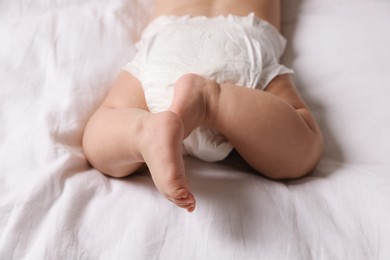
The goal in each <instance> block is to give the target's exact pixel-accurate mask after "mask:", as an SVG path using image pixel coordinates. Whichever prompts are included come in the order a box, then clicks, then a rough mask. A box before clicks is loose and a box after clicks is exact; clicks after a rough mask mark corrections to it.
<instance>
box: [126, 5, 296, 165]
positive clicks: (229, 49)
mask: <svg viewBox="0 0 390 260" xmlns="http://www.w3.org/2000/svg"><path fill="white" fill-rule="evenodd" d="M285 44H286V40H285V39H284V38H283V36H281V35H280V33H279V32H278V31H277V30H276V29H275V28H274V27H273V26H272V25H271V24H269V23H268V22H266V21H264V20H261V19H259V18H257V17H256V16H255V15H254V14H253V13H251V14H249V15H248V16H234V15H229V16H218V17H213V18H209V17H203V16H200V17H191V16H180V17H178V16H161V17H159V18H157V19H156V20H154V21H153V22H152V23H151V24H150V25H149V26H148V27H147V28H146V29H145V31H144V33H143V34H142V37H141V40H140V41H139V42H138V44H137V48H138V52H137V54H136V56H135V57H134V59H133V60H132V61H131V62H130V63H128V64H127V65H126V66H125V67H124V70H126V71H128V72H130V73H132V74H133V75H134V76H135V77H137V78H138V79H139V80H140V81H141V83H142V85H143V88H144V91H145V98H146V102H147V104H148V107H149V110H150V112H152V113H156V112H161V111H164V110H167V109H168V107H169V106H170V104H171V102H172V99H173V86H174V84H175V82H176V80H177V79H178V78H180V76H182V75H184V74H186V73H195V74H198V75H201V76H203V77H206V78H210V79H213V80H216V81H217V82H218V83H234V84H236V85H239V86H245V87H248V88H259V89H264V88H265V87H266V86H267V85H268V83H269V82H270V81H271V80H272V79H273V78H274V77H275V76H277V75H280V74H285V73H293V72H292V70H290V69H288V68H286V67H284V66H283V65H280V64H279V58H280V56H281V55H282V53H283V51H284V48H285ZM237 98H239V97H237ZM254 113H255V112H254ZM183 147H184V149H183V150H184V153H185V154H190V155H193V156H195V157H197V158H199V159H202V160H204V161H210V162H212V161H219V160H223V159H224V158H225V157H226V156H227V155H228V154H229V153H230V152H231V151H232V149H233V147H232V145H231V144H230V143H229V142H228V141H227V140H226V139H225V138H224V137H223V136H222V135H221V134H220V133H218V132H216V131H215V130H212V129H208V128H204V127H198V128H197V129H195V130H194V131H193V132H192V133H191V135H190V136H188V137H187V138H186V139H185V140H184V142H183Z"/></svg>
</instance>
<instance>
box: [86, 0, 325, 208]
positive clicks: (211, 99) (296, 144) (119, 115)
mask: <svg viewBox="0 0 390 260" xmlns="http://www.w3.org/2000/svg"><path fill="white" fill-rule="evenodd" d="M250 12H254V13H255V14H256V15H257V16H258V17H260V18H262V19H265V20H267V21H268V22H270V23H271V24H273V25H274V26H275V27H276V28H279V24H280V21H279V20H280V18H279V12H280V3H279V1H277V0H251V1H250V0H248V1H245V4H244V3H243V2H242V1H241V0H231V1H224V0H214V1H213V0H209V1H207V0H188V1H181V0H157V1H156V3H155V9H154V15H153V18H156V17H158V16H160V15H188V14H189V15H193V16H197V15H205V16H210V17H211V16H216V15H227V14H235V15H247V14H248V13H250ZM174 89H175V93H174V99H173V102H172V104H171V106H170V107H169V109H168V110H167V111H165V112H161V113H155V114H152V113H149V111H148V108H147V105H146V101H145V97H144V93H143V89H142V85H141V82H140V81H139V80H138V79H137V78H135V77H134V76H133V75H131V74H129V73H128V72H125V71H122V72H121V73H120V74H119V76H118V78H117V80H116V82H115V83H114V85H113V87H112V89H111V91H110V93H109V95H108V96H107V98H106V99H105V100H104V102H103V104H102V105H101V106H100V107H99V108H98V110H97V111H96V112H95V113H94V115H93V116H92V117H91V119H90V120H89V122H88V124H87V127H86V129H85V133H84V138H83V148H84V151H85V154H86V156H87V158H88V160H89V162H90V163H91V164H92V165H93V166H94V167H95V168H96V169H98V170H100V171H101V172H103V173H105V174H107V175H110V176H113V177H124V176H127V175H129V174H132V173H134V172H135V171H137V170H138V169H140V167H142V166H144V165H147V167H148V168H149V170H150V172H151V175H152V178H153V181H154V183H155V185H156V187H157V189H158V190H159V191H160V192H161V194H163V195H164V196H165V197H166V198H167V199H168V200H170V201H172V202H173V203H175V204H176V205H177V206H179V207H182V208H185V209H187V210H188V211H189V212H192V211H193V210H194V209H195V206H196V200H195V196H194V195H193V194H192V192H191V188H190V185H189V183H188V181H187V179H186V176H185V170H184V159H183V155H182V142H183V140H184V139H185V138H186V137H187V136H188V135H189V134H190V133H191V132H192V131H193V130H194V129H195V128H196V127H198V126H207V127H210V128H213V129H216V130H218V131H219V132H220V133H222V134H223V135H224V136H225V137H226V138H227V139H228V140H229V142H230V143H231V144H232V145H233V146H234V148H235V149H236V150H237V151H238V153H239V154H240V155H241V156H242V157H243V159H244V160H245V161H246V162H247V163H248V164H249V165H250V166H251V167H252V168H253V169H255V170H256V171H257V172H259V173H261V174H263V175H265V176H267V177H269V178H271V179H286V178H299V177H302V176H305V175H306V174H308V173H309V172H310V171H311V170H312V169H313V168H314V167H315V165H316V164H317V162H318V160H319V158H320V156H321V153H322V149H323V140H322V136H321V132H320V130H319V128H318V126H317V123H316V122H315V120H314V118H313V116H312V114H311V112H310V111H309V109H308V107H307V106H306V104H305V103H304V102H303V100H302V99H301V98H300V96H299V94H298V92H297V91H296V88H295V86H294V84H293V81H292V79H291V78H290V76H289V75H287V74H286V75H280V76H277V77H276V78H274V79H273V80H272V81H271V82H270V83H269V85H268V86H267V88H266V89H265V91H261V90H256V89H249V88H243V87H239V86H235V85H231V84H218V83H217V82H215V81H212V80H209V79H205V78H202V77H200V76H198V75H194V74H187V75H183V76H182V77H181V78H180V79H179V80H178V81H177V82H176V84H175V86H174ZM237 97H239V99H237ZM227 104H229V105H227ZM253 111H257V112H256V113H254V112H253ZM242 129H245V134H243V133H242ZM156 151H158V152H157V153H156Z"/></svg>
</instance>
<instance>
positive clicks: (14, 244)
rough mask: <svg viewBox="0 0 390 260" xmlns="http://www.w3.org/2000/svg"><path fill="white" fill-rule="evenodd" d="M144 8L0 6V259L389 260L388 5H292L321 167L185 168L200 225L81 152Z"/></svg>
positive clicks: (308, 1) (295, 55)
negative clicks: (296, 173)
mask: <svg viewBox="0 0 390 260" xmlns="http://www.w3.org/2000/svg"><path fill="white" fill-rule="evenodd" d="M150 2H151V1H150V0H147V1H146V0H144V1H142V0H112V1H97V0H90V1H81V0H72V1H71V0H67V1H65V0H64V1H44V0H37V1H23V0H19V1H13V0H3V1H1V2H0V259H390V246H389V245H390V222H389V219H390V202H389V201H390V200H389V197H390V138H389V137H388V133H389V130H390V102H389V95H390V88H389V82H390V65H389V64H390V48H389V47H388V46H390V27H389V25H390V2H389V1H385V0H354V1H348V0H289V1H287V0H286V1H284V2H283V17H284V18H283V33H284V35H285V36H286V37H287V38H288V40H289V44H288V48H287V50H286V55H285V57H284V60H283V61H284V62H285V63H286V64H288V65H291V66H292V67H293V68H294V69H295V70H296V81H297V85H298V87H299V90H300V92H301V93H302V96H303V97H304V98H305V100H306V101H307V103H308V104H309V106H310V107H311V108H312V110H313V112H314V114H315V116H316V118H317V119H318V120H319V123H320V126H321V128H322V129H323V131H324V136H325V140H326V147H325V152H324V157H323V159H322V161H321V162H320V164H319V166H318V167H317V169H316V170H315V171H314V172H313V174H311V175H310V176H309V177H306V178H303V179H301V180H297V181H290V182H274V181H270V180H267V179H265V178H263V177H260V176H258V175H256V174H254V173H253V172H251V171H249V170H247V169H245V168H241V166H240V164H239V163H236V161H235V160H234V158H233V159H231V160H229V161H227V162H225V163H217V164H209V163H204V162H201V161H198V160H195V159H191V158H187V159H186V169H187V174H188V177H189V179H190V182H191V185H192V187H193V190H194V193H195V195H196V196H197V199H198V206H197V209H196V211H195V212H194V213H193V214H188V213H186V212H185V211H184V210H181V209H178V208H176V207H174V206H173V205H172V204H171V203H169V202H167V201H166V200H165V199H164V198H162V196H160V195H159V193H158V192H157V190H156V189H155V187H154V185H153V183H152V180H151V178H150V176H149V174H148V173H147V172H144V173H143V174H139V175H136V176H131V177H129V178H124V179H113V178H107V177H105V176H103V175H102V174H100V173H99V172H97V171H96V170H94V169H91V168H90V167H89V165H88V164H87V162H86V160H85V158H84V156H83V153H82V150H81V146H80V143H81V136H82V131H83V127H84V126H85V123H86V121H87V119H88V118H89V116H90V115H91V113H92V112H93V111H94V109H95V108H96V107H97V105H98V104H99V103H100V102H101V100H102V98H103V97H104V96H105V94H106V93H107V91H108V88H109V86H110V84H111V83H112V81H113V79H114V77H115V75H116V73H117V72H118V70H119V69H120V68H121V67H122V66H123V65H124V64H125V63H126V62H127V61H128V60H129V59H131V57H132V55H133V54H134V51H135V49H134V44H135V42H136V39H137V35H139V32H140V31H141V30H142V28H143V26H144V25H145V23H146V20H147V17H148V15H149V14H150Z"/></svg>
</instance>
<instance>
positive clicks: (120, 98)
mask: <svg viewBox="0 0 390 260" xmlns="http://www.w3.org/2000/svg"><path fill="white" fill-rule="evenodd" d="M102 106H104V107H110V108H138V109H143V110H148V107H147V105H146V100H145V95H144V90H143V88H142V84H141V82H140V81H139V80H138V79H137V78H136V77H135V76H134V75H132V74H131V73H129V72H127V71H124V70H123V71H121V72H120V73H119V75H118V76H117V78H116V80H115V82H114V84H113V85H112V87H111V90H110V92H109V94H108V96H107V97H106V99H105V100H104V101H103V104H102Z"/></svg>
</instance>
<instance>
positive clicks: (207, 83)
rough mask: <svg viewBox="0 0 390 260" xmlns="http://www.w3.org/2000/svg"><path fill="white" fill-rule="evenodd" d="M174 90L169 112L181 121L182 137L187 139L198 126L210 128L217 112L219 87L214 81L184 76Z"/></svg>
mask: <svg viewBox="0 0 390 260" xmlns="http://www.w3.org/2000/svg"><path fill="white" fill-rule="evenodd" d="M174 88H175V89H174V97H173V101H172V104H171V106H170V108H169V110H170V111H172V112H174V113H176V114H177V115H178V116H179V117H180V118H181V120H182V121H183V124H184V129H185V133H184V136H185V137H187V136H188V135H189V134H190V133H191V132H192V131H193V130H194V129H195V128H196V127H198V126H201V125H206V126H212V124H213V122H214V119H215V117H216V114H217V112H218V111H217V107H218V97H219V93H220V85H219V84H218V83H217V82H215V81H214V80H209V79H205V78H203V77H201V76H198V75H195V74H186V75H184V76H182V77H180V78H179V79H178V80H177V81H176V83H175V86H174Z"/></svg>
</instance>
